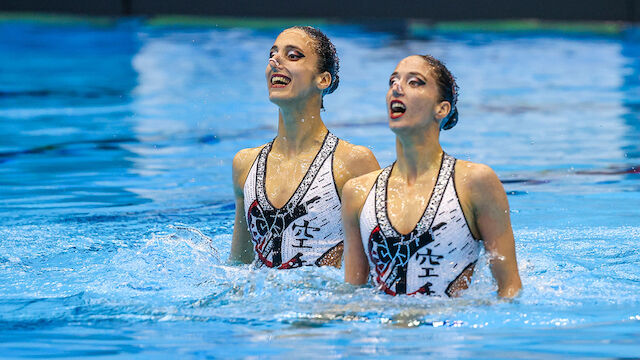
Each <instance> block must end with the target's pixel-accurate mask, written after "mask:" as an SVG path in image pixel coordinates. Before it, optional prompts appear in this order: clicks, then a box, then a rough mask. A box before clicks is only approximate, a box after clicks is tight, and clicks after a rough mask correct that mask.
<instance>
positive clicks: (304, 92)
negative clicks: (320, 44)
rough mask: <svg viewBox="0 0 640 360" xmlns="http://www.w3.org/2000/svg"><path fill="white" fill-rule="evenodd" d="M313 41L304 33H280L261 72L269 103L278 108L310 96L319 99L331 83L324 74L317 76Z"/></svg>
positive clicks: (306, 99)
mask: <svg viewBox="0 0 640 360" xmlns="http://www.w3.org/2000/svg"><path fill="white" fill-rule="evenodd" d="M318 61H319V58H318V54H317V53H316V50H315V42H314V40H313V39H312V38H311V37H309V36H308V35H307V34H306V33H305V32H304V31H302V30H298V29H287V30H284V31H283V32H281V33H280V35H279V36H278V38H277V39H276V41H275V42H274V43H273V47H271V50H270V51H269V64H268V65H267V69H266V71H265V75H266V78H267V87H268V89H269V100H271V102H273V103H275V104H276V105H279V106H282V105H285V104H290V103H292V102H296V101H308V100H309V99H310V98H312V97H317V98H318V104H320V100H321V99H322V90H323V89H325V88H326V87H328V86H329V85H330V84H331V76H330V75H329V76H328V77H327V74H328V73H322V74H321V73H318Z"/></svg>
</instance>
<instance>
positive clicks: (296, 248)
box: [244, 133, 344, 269]
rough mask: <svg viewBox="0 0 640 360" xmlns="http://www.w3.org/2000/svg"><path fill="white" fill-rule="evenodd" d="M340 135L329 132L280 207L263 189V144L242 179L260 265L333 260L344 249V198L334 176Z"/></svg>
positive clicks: (267, 147) (294, 265) (293, 265)
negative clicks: (245, 176)
mask: <svg viewBox="0 0 640 360" xmlns="http://www.w3.org/2000/svg"><path fill="white" fill-rule="evenodd" d="M338 141H339V139H338V138H337V137H336V136H335V135H333V134H331V133H327V135H326V137H325V139H324V141H323V144H322V147H321V148H320V151H319V152H318V154H317V155H316V157H315V159H314V160H313V162H312V163H311V166H310V167H309V170H307V173H306V174H305V176H304V178H303V179H302V182H301V183H300V184H299V185H298V188H297V189H296V191H295V192H294V193H293V195H292V196H291V198H290V199H289V201H287V203H286V204H285V205H284V206H283V207H282V208H279V209H278V208H276V207H275V206H273V205H272V204H271V202H269V199H267V195H266V192H265V179H266V173H267V156H268V155H269V151H271V146H272V145H273V141H272V142H270V143H268V144H267V145H265V146H264V147H263V148H262V150H261V151H260V154H259V155H258V157H257V158H256V160H255V162H254V163H253V165H252V167H251V170H250V171H249V175H248V176H247V180H246V182H245V184H244V206H245V210H246V217H247V224H248V226H249V233H250V234H251V239H252V241H253V245H254V251H255V253H256V255H257V258H256V260H255V264H256V265H257V266H258V267H262V266H267V267H271V268H279V269H290V268H297V267H300V266H313V265H316V266H322V265H327V264H331V263H334V262H335V261H336V260H337V258H338V257H339V256H340V255H341V254H342V247H343V240H344V233H343V229H342V223H341V218H340V210H341V204H340V197H339V196H338V190H337V188H336V184H335V180H334V177H333V157H334V153H335V149H336V147H337V146H338Z"/></svg>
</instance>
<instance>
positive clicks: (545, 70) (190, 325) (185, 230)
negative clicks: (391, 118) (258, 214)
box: [0, 20, 640, 358]
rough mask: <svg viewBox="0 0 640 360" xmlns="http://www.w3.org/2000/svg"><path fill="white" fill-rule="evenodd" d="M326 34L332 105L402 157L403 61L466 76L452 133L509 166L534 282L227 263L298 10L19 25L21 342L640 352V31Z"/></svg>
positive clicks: (13, 94) (11, 231)
mask: <svg viewBox="0 0 640 360" xmlns="http://www.w3.org/2000/svg"><path fill="white" fill-rule="evenodd" d="M325 30H327V33H328V34H329V36H330V37H331V38H332V39H334V41H335V44H336V46H337V48H338V50H339V54H340V56H341V59H342V63H341V65H342V66H341V70H342V72H341V84H340V88H339V89H338V90H337V91H336V93H334V94H332V95H330V96H328V97H327V98H326V99H325V107H326V108H327V111H326V112H324V113H323V114H322V116H323V118H324V119H325V120H326V122H327V123H328V125H329V127H330V128H331V129H332V131H333V132H334V133H336V134H337V135H338V136H340V137H343V138H345V139H347V140H349V141H351V142H354V143H357V144H363V145H366V146H369V147H371V148H372V149H373V151H374V153H375V154H376V156H377V157H378V159H379V160H380V163H381V164H382V165H386V164H389V163H390V162H391V161H392V160H393V159H394V157H395V148H394V139H393V137H392V136H390V132H389V130H388V129H387V126H386V120H385V118H386V116H385V104H384V97H385V93H386V89H387V86H388V85H387V82H388V76H389V74H390V73H391V72H392V71H393V68H394V66H395V64H396V63H397V61H398V60H399V59H401V58H402V57H404V56H405V55H407V54H410V53H431V54H434V55H436V56H438V57H441V58H442V59H443V60H445V62H446V63H447V65H448V66H449V67H450V68H451V69H452V71H453V73H454V74H455V75H456V76H457V77H458V81H459V83H460V86H461V98H460V113H461V120H460V123H459V125H458V126H457V127H456V128H455V129H453V130H452V131H449V132H446V133H443V135H442V140H443V144H444V146H445V149H446V150H447V151H448V152H449V153H451V154H453V155H455V156H457V157H459V158H463V159H471V160H473V161H478V162H485V163H488V164H489V165H491V166H492V167H494V169H496V171H497V172H498V174H499V176H500V177H501V178H502V179H503V182H504V184H505V189H506V191H507V193H508V194H509V199H510V202H511V212H512V221H513V224H514V230H515V235H516V239H517V251H518V257H519V265H520V272H521V275H522V280H523V283H524V287H525V288H524V291H523V293H522V295H521V296H520V297H519V298H518V299H516V300H514V301H503V300H498V299H496V298H495V285H494V284H493V281H492V277H491V273H490V269H489V267H488V265H487V263H486V261H481V262H480V263H479V265H478V269H477V271H476V274H475V275H474V279H473V284H472V286H471V288H470V289H469V290H468V291H467V292H466V293H465V294H464V296H463V297H462V298H458V299H438V298H425V297H396V298H390V297H388V296H386V295H383V294H380V293H378V292H377V291H376V290H375V289H372V288H371V287H367V286H365V287H359V288H354V287H352V286H350V285H347V284H344V282H343V281H342V276H343V274H342V272H341V271H340V270H338V269H333V268H320V269H303V270H300V271H289V272H287V271H263V270H260V271H258V270H256V269H253V268H252V267H250V266H232V265H229V264H227V263H226V262H225V259H227V258H228V252H229V245H230V242H231V231H232V224H233V215H234V205H233V198H232V191H231V182H230V177H231V171H230V169H231V159H232V157H233V155H234V153H235V152H236V151H237V150H239V149H240V148H243V147H249V146H257V145H260V144H262V143H264V142H266V141H268V140H269V139H271V138H272V137H273V136H274V135H275V126H276V124H275V121H276V118H277V110H276V108H275V107H274V106H273V105H272V104H270V103H269V101H268V99H267V92H266V81H265V79H264V69H265V67H266V59H267V51H268V49H269V48H270V46H271V44H272V42H273V40H274V39H275V37H276V36H277V33H278V31H279V29H267V30H255V29H247V28H233V29H221V28H216V27H212V28H202V27H201V28H196V27H182V28H180V27H175V28H163V27H154V26H149V25H146V24H145V23H144V22H143V21H141V20H129V21H122V22H114V23H113V24H111V25H109V26H103V27H95V26H91V25H82V24H75V25H64V26H60V25H46V24H38V23H21V22H17V23H16V22H5V23H0V34H2V38H3V39H7V41H3V42H0V69H1V70H0V138H1V139H2V141H1V142H0V239H2V241H1V242H0V329H2V330H3V331H2V332H0V348H2V349H3V351H4V353H5V354H8V355H10V356H16V357H19V356H27V357H29V356H31V357H33V356H40V357H54V356H80V357H88V356H98V355H111V356H118V355H122V356H123V357H130V356H132V355H133V356H136V355H138V354H144V355H145V356H155V355H157V356H166V355H168V354H171V355H175V357H185V354H188V355H186V356H187V357H189V356H191V357H205V356H213V357H242V356H249V355H251V354H262V355H263V356H266V357H281V356H283V355H285V356H286V355H295V356H305V355H306V356H309V355H310V356H318V354H326V355H328V356H330V357H339V356H386V357H390V356H395V355H397V354H404V355H414V354H415V355H423V356H424V355H425V354H429V355H434V356H447V357H474V358H477V357H496V354H501V356H503V357H507V358H514V357H540V356H545V357H548V356H555V355H557V354H558V353H559V352H561V353H562V354H564V355H566V354H569V355H573V356H579V357H580V356H582V357H586V356H608V357H616V356H618V357H622V356H630V354H637V351H635V352H634V351H632V350H634V346H635V347H637V345H636V342H635V340H637V336H638V334H640V313H638V311H637V306H636V305H637V293H638V292H640V285H639V284H640V272H639V271H638V269H637V266H636V264H637V263H638V261H640V252H638V250H637V249H638V244H639V243H640V237H639V235H638V234H640V231H639V230H640V224H639V223H638V214H639V212H638V211H639V210H638V209H637V204H638V203H639V202H638V201H639V200H640V195H639V194H640V192H639V190H640V187H639V183H638V180H639V179H640V178H639V177H638V173H633V172H632V171H628V170H629V169H633V167H634V166H636V165H638V163H639V162H640V160H638V159H639V157H638V152H639V151H640V148H639V147H638V146H639V145H638V138H639V135H640V127H639V125H638V124H640V121H639V120H640V119H639V117H640V107H639V106H638V103H639V98H638V96H639V95H638V94H639V92H638V89H639V88H640V60H638V59H640V57H639V56H638V54H639V52H640V45H639V43H638V40H637V38H634V37H633V36H631V35H628V36H627V35H624V34H622V35H619V36H609V37H602V36H597V35H592V34H577V35H570V36H569V35H562V34H549V33H547V34H537V33H527V34H509V33H506V34H505V33H478V32H476V33H459V32H458V33H442V32H432V33H426V34H425V33H424V32H423V33H421V35H420V36H415V37H412V36H409V37H406V36H404V35H399V34H397V33H390V32H370V31H367V30H366V29H364V28H362V27H359V26H355V25H328V26H326V28H325ZM594 334H598V335H597V336H596V335H594ZM604 340H606V342H605V341H604ZM27 341H28V342H29V347H27V346H24V344H25V342H27ZM595 344H598V346H597V347H596V346H594V345H595ZM585 345H588V346H585ZM636 350H637V349H636Z"/></svg>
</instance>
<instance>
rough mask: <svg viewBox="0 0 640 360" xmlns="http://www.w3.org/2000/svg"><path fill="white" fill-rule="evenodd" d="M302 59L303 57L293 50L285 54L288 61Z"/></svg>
mask: <svg viewBox="0 0 640 360" xmlns="http://www.w3.org/2000/svg"><path fill="white" fill-rule="evenodd" d="M303 57H304V55H302V54H301V53H299V52H297V51H294V50H291V51H289V52H288V53H287V58H289V60H299V59H302V58H303Z"/></svg>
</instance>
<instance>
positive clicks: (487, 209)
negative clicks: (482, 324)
mask: <svg viewBox="0 0 640 360" xmlns="http://www.w3.org/2000/svg"><path fill="white" fill-rule="evenodd" d="M472 179H473V180H472V184H471V185H472V193H471V194H472V195H471V196H472V198H473V208H474V217H475V219H476V224H477V228H478V231H479V233H480V236H481V238H482V239H483V240H484V246H485V250H486V252H487V255H488V256H489V263H490V265H491V272H492V273H493V277H494V278H495V279H496V281H497V283H498V296H500V297H508V298H512V297H515V296H516V295H518V292H519V291H520V289H521V288H522V282H521V281H520V275H519V274H518V263H517V260H516V249H515V241H514V238H513V230H512V228H511V219H510V215H509V202H508V200H507V195H506V193H505V191H504V188H503V187H502V183H501V182H500V179H498V176H497V175H496V174H495V172H493V170H491V168H489V167H488V166H485V165H476V168H475V169H473V176H472Z"/></svg>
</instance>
